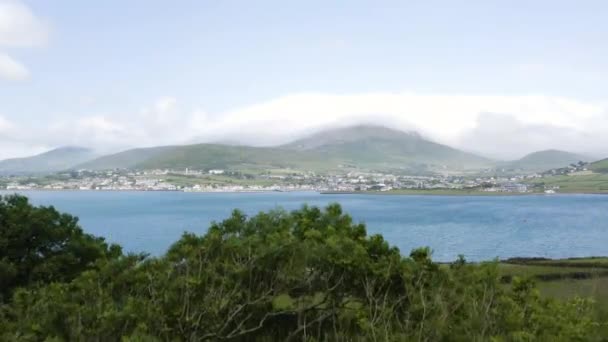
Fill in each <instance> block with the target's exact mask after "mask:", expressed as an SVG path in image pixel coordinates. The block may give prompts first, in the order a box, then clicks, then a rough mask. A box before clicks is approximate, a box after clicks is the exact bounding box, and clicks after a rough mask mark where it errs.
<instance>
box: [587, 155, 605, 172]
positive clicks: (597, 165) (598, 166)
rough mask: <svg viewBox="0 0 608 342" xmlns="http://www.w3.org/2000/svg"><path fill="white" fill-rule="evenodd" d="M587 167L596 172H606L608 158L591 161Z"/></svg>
mask: <svg viewBox="0 0 608 342" xmlns="http://www.w3.org/2000/svg"><path fill="white" fill-rule="evenodd" d="M589 169H590V170H592V171H593V172H597V173H608V158H606V159H602V160H598V161H596V162H593V163H591V165H589Z"/></svg>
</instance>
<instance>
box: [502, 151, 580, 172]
mask: <svg viewBox="0 0 608 342" xmlns="http://www.w3.org/2000/svg"><path fill="white" fill-rule="evenodd" d="M588 160H589V157H587V156H583V155H580V154H576V153H571V152H566V151H559V150H545V151H538V152H534V153H530V154H528V155H526V156H524V157H523V158H521V159H518V160H514V161H511V162H506V163H505V164H503V165H501V166H500V167H502V168H504V169H511V170H524V171H546V170H550V169H557V168H562V167H566V166H568V165H570V164H573V163H578V162H579V161H588Z"/></svg>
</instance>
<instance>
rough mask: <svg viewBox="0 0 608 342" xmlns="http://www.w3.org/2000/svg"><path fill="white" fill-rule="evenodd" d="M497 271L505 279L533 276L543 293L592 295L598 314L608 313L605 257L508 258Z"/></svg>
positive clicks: (567, 296) (568, 296)
mask: <svg viewBox="0 0 608 342" xmlns="http://www.w3.org/2000/svg"><path fill="white" fill-rule="evenodd" d="M499 272H500V275H501V276H502V277H503V280H504V281H505V282H506V283H507V282H509V281H510V280H511V279H512V277H516V276H517V277H522V278H525V277H530V278H532V279H534V280H535V281H536V284H537V286H538V289H539V291H540V295H541V296H544V297H548V298H554V299H557V300H568V299H572V298H575V297H581V298H592V299H593V300H594V301H595V303H596V309H597V314H598V315H599V316H600V317H603V318H606V317H608V257H595V258H572V259H557V260H549V259H536V260H535V259H519V260H507V261H504V262H501V263H500V264H499Z"/></svg>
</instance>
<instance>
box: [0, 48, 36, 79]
mask: <svg viewBox="0 0 608 342" xmlns="http://www.w3.org/2000/svg"><path fill="white" fill-rule="evenodd" d="M29 75H30V72H29V71H28V70H27V68H26V67H25V66H24V65H23V64H21V63H19V62H18V61H16V60H14V59H13V58H11V57H10V56H9V55H6V54H3V53H1V52H0V78H4V79H7V80H11V81H21V80H25V79H27V78H28V77H29Z"/></svg>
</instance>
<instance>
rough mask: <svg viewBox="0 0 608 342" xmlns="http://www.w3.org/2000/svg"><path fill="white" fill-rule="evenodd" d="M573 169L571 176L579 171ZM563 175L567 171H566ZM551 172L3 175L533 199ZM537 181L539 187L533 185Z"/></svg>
mask: <svg viewBox="0 0 608 342" xmlns="http://www.w3.org/2000/svg"><path fill="white" fill-rule="evenodd" d="M580 171H581V170H576V168H572V169H571V170H570V172H580ZM561 172H564V171H563V170H562V171H561ZM553 174H555V171H553V172H550V173H533V174H521V175H517V174H511V175H502V176H497V175H496V174H490V173H488V174H485V175H484V174H477V175H398V174H394V173H388V172H365V171H349V172H345V173H325V174H322V173H318V172H312V171H293V170H287V171H285V170H283V171H282V172H271V171H268V172H258V173H253V172H251V173H247V172H240V171H231V170H220V169H212V170H189V169H185V170H172V169H163V170H160V169H159V170H139V171H137V170H119V169H117V170H108V171H94V170H77V171H68V172H62V173H57V174H53V175H44V176H43V175H41V176H25V175H24V176H19V175H17V176H2V177H0V190H7V191H36V190H42V191H57V190H71V191H182V192H275V191H278V192H291V191H313V192H320V193H330V194H347V193H383V194H424V193H428V194H442V195H443V194H465V195H471V194H480V195H493V194H495V195H504V194H532V193H547V194H553V193H556V192H559V186H546V185H545V186H542V187H539V186H538V185H537V183H538V180H539V179H542V178H543V177H547V176H551V175H553ZM535 182H536V184H535Z"/></svg>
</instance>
